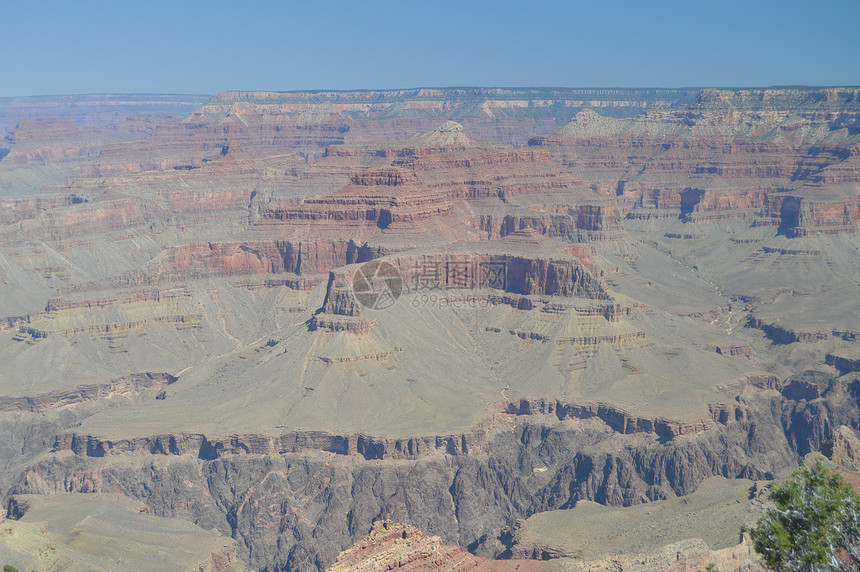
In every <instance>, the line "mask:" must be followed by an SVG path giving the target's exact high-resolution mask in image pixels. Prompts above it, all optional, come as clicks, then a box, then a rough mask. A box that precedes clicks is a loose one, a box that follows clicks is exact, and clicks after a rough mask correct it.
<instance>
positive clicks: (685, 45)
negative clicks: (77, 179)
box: [0, 0, 860, 97]
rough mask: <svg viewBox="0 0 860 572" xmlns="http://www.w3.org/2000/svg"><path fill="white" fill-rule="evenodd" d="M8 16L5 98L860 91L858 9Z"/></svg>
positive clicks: (666, 7) (144, 11) (417, 8)
mask: <svg viewBox="0 0 860 572" xmlns="http://www.w3.org/2000/svg"><path fill="white" fill-rule="evenodd" d="M4 19H5V21H6V22H7V23H8V25H7V30H5V31H4V32H5V39H6V44H7V46H9V47H10V50H9V53H10V54H12V55H13V56H14V57H8V58H7V59H6V61H4V68H5V69H4V74H3V82H2V83H0V97H31V96H43V95H65V94H183V95H184V94H214V93H221V92H224V91H233V90H238V91H331V90H336V91H355V90H377V89H378V90H384V89H416V88H418V87H422V86H434V87H436V86H438V87H459V86H487V87H497V86H498V87H511V86H516V87H543V86H548V87H552V86H569V87H571V88H631V87H638V86H641V87H643V88H666V89H674V88H690V89H692V88H695V87H720V88H722V87H725V88H729V87H735V88H737V87H760V86H796V85H804V86H813V87H814V86H854V85H858V84H860V77H858V74H857V71H856V66H851V65H849V64H850V60H851V58H852V55H853V54H857V53H860V37H858V36H857V35H856V34H855V33H854V31H853V26H854V23H855V22H857V21H858V20H860V3H856V2H852V1H850V0H836V1H832V2H829V3H827V4H826V5H821V4H818V5H810V4H807V3H805V2H800V1H789V2H775V1H771V0H767V1H765V2H758V3H749V2H740V1H730V2H726V3H722V4H720V5H719V6H716V5H711V4H708V5H702V4H695V3H689V2H681V1H678V0H671V1H668V2H663V3H661V4H660V5H659V6H654V5H651V4H644V3H641V2H633V1H631V0H619V1H616V2H614V3H611V4H605V3H604V4H600V5H591V4H587V3H577V2H542V3H538V4H536V5H529V6H526V5H523V4H521V3H518V2H513V1H497V2H483V1H478V2H470V3H468V4H466V5H459V4H457V3H454V2H448V1H443V2H438V3H434V4H433V5H432V6H423V5H417V4H409V3H403V4H401V3H395V2H389V1H382V2H374V3H370V4H354V3H348V2H334V3H331V4H328V5H326V7H325V8H320V7H317V6H312V5H305V4H298V3H280V2H267V1H259V0H258V1H256V2H249V3H246V4H244V5H243V6H242V8H241V9H240V10H237V9H236V7H235V5H234V4H231V3H228V2H224V1H215V2H211V3H208V4H207V5H206V7H205V9H201V8H198V7H197V6H192V5H185V4H177V3H168V2H164V1H155V2H151V3H146V4H133V5H123V4H119V5H109V6H105V5H104V4H100V3H96V2H87V3H78V4H56V5H52V6H51V7H50V8H49V9H45V7H44V6H43V5H39V6H36V5H31V4H28V3H17V4H14V5H12V6H9V7H7V8H6V9H5V10H4ZM824 22H826V25H824ZM410 86H415V87H410Z"/></svg>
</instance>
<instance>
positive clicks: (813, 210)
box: [755, 193, 860, 237]
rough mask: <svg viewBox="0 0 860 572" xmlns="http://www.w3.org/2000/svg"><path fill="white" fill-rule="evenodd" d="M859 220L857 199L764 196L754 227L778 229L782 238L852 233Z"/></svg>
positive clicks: (858, 201) (858, 202)
mask: <svg viewBox="0 0 860 572" xmlns="http://www.w3.org/2000/svg"><path fill="white" fill-rule="evenodd" d="M858 220H860V197H842V198H836V197H833V198H830V199H826V198H817V197H815V196H814V195H813V196H811V197H810V196H802V195H801V194H795V193H791V194H787V193H786V194H780V195H768V196H767V197H765V201H764V205H763V206H762V209H761V218H758V219H756V221H755V224H756V225H757V226H762V225H769V224H770V225H779V226H780V227H781V228H782V230H783V232H784V233H785V235H786V236H789V237H804V236H813V235H817V234H840V233H846V232H847V233H853V232H855V230H856V225H857V221H858Z"/></svg>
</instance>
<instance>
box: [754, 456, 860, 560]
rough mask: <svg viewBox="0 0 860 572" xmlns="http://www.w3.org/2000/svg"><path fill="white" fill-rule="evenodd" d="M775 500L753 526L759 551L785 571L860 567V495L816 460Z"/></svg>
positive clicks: (791, 479) (781, 487) (773, 493)
mask: <svg viewBox="0 0 860 572" xmlns="http://www.w3.org/2000/svg"><path fill="white" fill-rule="evenodd" d="M770 499H771V500H772V501H773V503H774V506H773V507H772V508H769V509H768V510H767V511H765V513H764V514H763V515H762V516H761V518H759V521H758V523H757V524H756V527H755V528H754V529H753V530H751V531H750V534H751V537H752V540H753V545H754V546H755V549H756V551H757V552H758V553H759V554H761V555H762V557H763V558H764V561H765V563H767V565H768V566H769V567H770V568H772V569H773V570H777V571H779V572H783V571H785V572H789V571H795V570H804V571H809V572H824V571H831V570H856V569H857V567H858V565H860V542H858V541H860V496H858V495H857V493H855V492H854V490H853V489H852V488H851V485H849V484H848V483H846V482H845V481H844V480H843V479H842V477H841V476H840V475H839V474H838V473H835V472H832V471H828V470H827V468H826V467H825V466H824V465H823V464H822V463H821V462H820V461H816V462H815V464H814V465H813V466H811V467H807V466H804V467H801V468H800V469H798V470H797V471H795V472H794V474H792V476H791V477H789V479H788V480H786V481H785V483H783V484H782V485H775V486H774V487H773V490H772V491H771V493H770Z"/></svg>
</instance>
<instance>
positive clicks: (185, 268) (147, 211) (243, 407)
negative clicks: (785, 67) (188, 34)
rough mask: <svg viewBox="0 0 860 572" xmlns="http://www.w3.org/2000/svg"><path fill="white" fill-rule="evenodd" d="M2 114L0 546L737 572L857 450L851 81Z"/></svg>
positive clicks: (435, 564) (358, 565) (179, 99)
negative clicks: (766, 509)
mask: <svg viewBox="0 0 860 572" xmlns="http://www.w3.org/2000/svg"><path fill="white" fill-rule="evenodd" d="M0 119H2V120H0V129H3V130H4V132H3V133H0V136H2V139H0V363H2V364H3V365H2V367H0V430H2V433H3V434H4V435H5V437H4V439H3V440H2V441H0V495H2V498H3V501H4V506H5V507H6V509H5V512H6V518H5V520H4V522H0V559H2V560H3V563H6V562H7V561H8V563H10V564H13V565H15V566H18V567H19V568H22V569H24V568H26V569H30V568H38V569H46V570H61V569H62V570H65V569H100V570H112V569H123V568H125V569H130V568H132V569H133V568H136V567H138V565H139V564H140V563H141V562H144V561H146V560H147V559H149V561H155V560H158V561H159V562H161V564H159V566H160V567H161V568H162V569H165V570H167V569H176V570H186V569H195V570H197V569H199V570H234V569H235V570H239V569H254V570H266V571H276V570H322V569H327V568H329V567H332V566H334V569H337V570H347V569H350V570H374V569H380V568H381V567H388V568H387V569H391V567H392V566H394V567H401V568H407V569H428V568H447V569H450V570H459V569H465V568H467V567H478V568H483V569H487V570H490V569H499V570H508V569H517V566H522V567H523V568H521V569H531V568H535V569H537V568H540V569H552V570H562V569H564V570H585V569H588V570H610V569H612V570H615V569H618V567H621V568H623V569H625V570H627V569H631V570H636V569H641V570H670V569H678V570H680V569H682V568H683V567H684V566H686V567H688V568H689V567H694V568H695V567H702V568H704V567H706V566H707V565H708V564H709V563H711V562H715V563H718V565H719V569H720V570H724V569H725V570H753V569H756V567H759V566H760V564H759V563H758V561H757V559H756V556H755V554H754V552H753V551H752V550H751V548H750V545H749V541H748V539H745V538H744V536H743V535H742V534H741V528H742V527H743V526H744V525H748V524H749V523H751V522H754V520H755V516H756V514H757V513H758V511H760V510H761V506H762V503H763V502H764V501H763V493H762V491H765V490H766V489H767V486H768V482H770V481H772V480H774V479H778V478H781V477H784V476H785V475H787V474H789V473H790V472H791V471H792V470H794V469H795V468H796V467H797V466H798V464H799V463H800V462H801V460H802V459H803V458H804V457H805V456H807V455H809V454H811V453H815V452H819V451H823V452H824V454H826V455H827V456H828V458H830V459H831V461H832V462H833V463H834V464H836V465H839V466H841V467H843V468H844V469H845V470H846V471H853V470H857V468H858V467H857V466H856V462H857V459H856V451H857V450H860V447H857V446H855V445H854V443H856V438H857V433H856V432H857V430H858V429H860V345H858V342H857V339H858V336H860V320H859V319H858V316H860V295H858V294H860V240H858V238H857V227H858V220H860V90H857V89H856V88H828V89H816V88H804V89H747V90H717V89H704V90H646V89H642V90H635V89H631V90H620V89H616V90H573V89H532V90H526V89H522V90H505V89H478V88H474V89H473V88H469V89H450V90H401V91H369V92H313V93H311V92H289V93H269V92H228V93H224V94H218V95H215V96H212V97H209V98H205V97H200V96H187V97H186V96H127V97H121V96H107V95H105V96H81V97H77V98H76V97H67V98H63V99H62V100H61V101H51V100H50V98H48V99H45V98H17V99H14V100H0ZM851 474H853V473H851ZM132 530H137V531H141V532H140V533H139V534H138V533H131V532H129V531H132ZM139 559H143V560H139ZM152 559H155V560H152ZM159 559H160V560H159ZM120 562H122V564H120Z"/></svg>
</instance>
